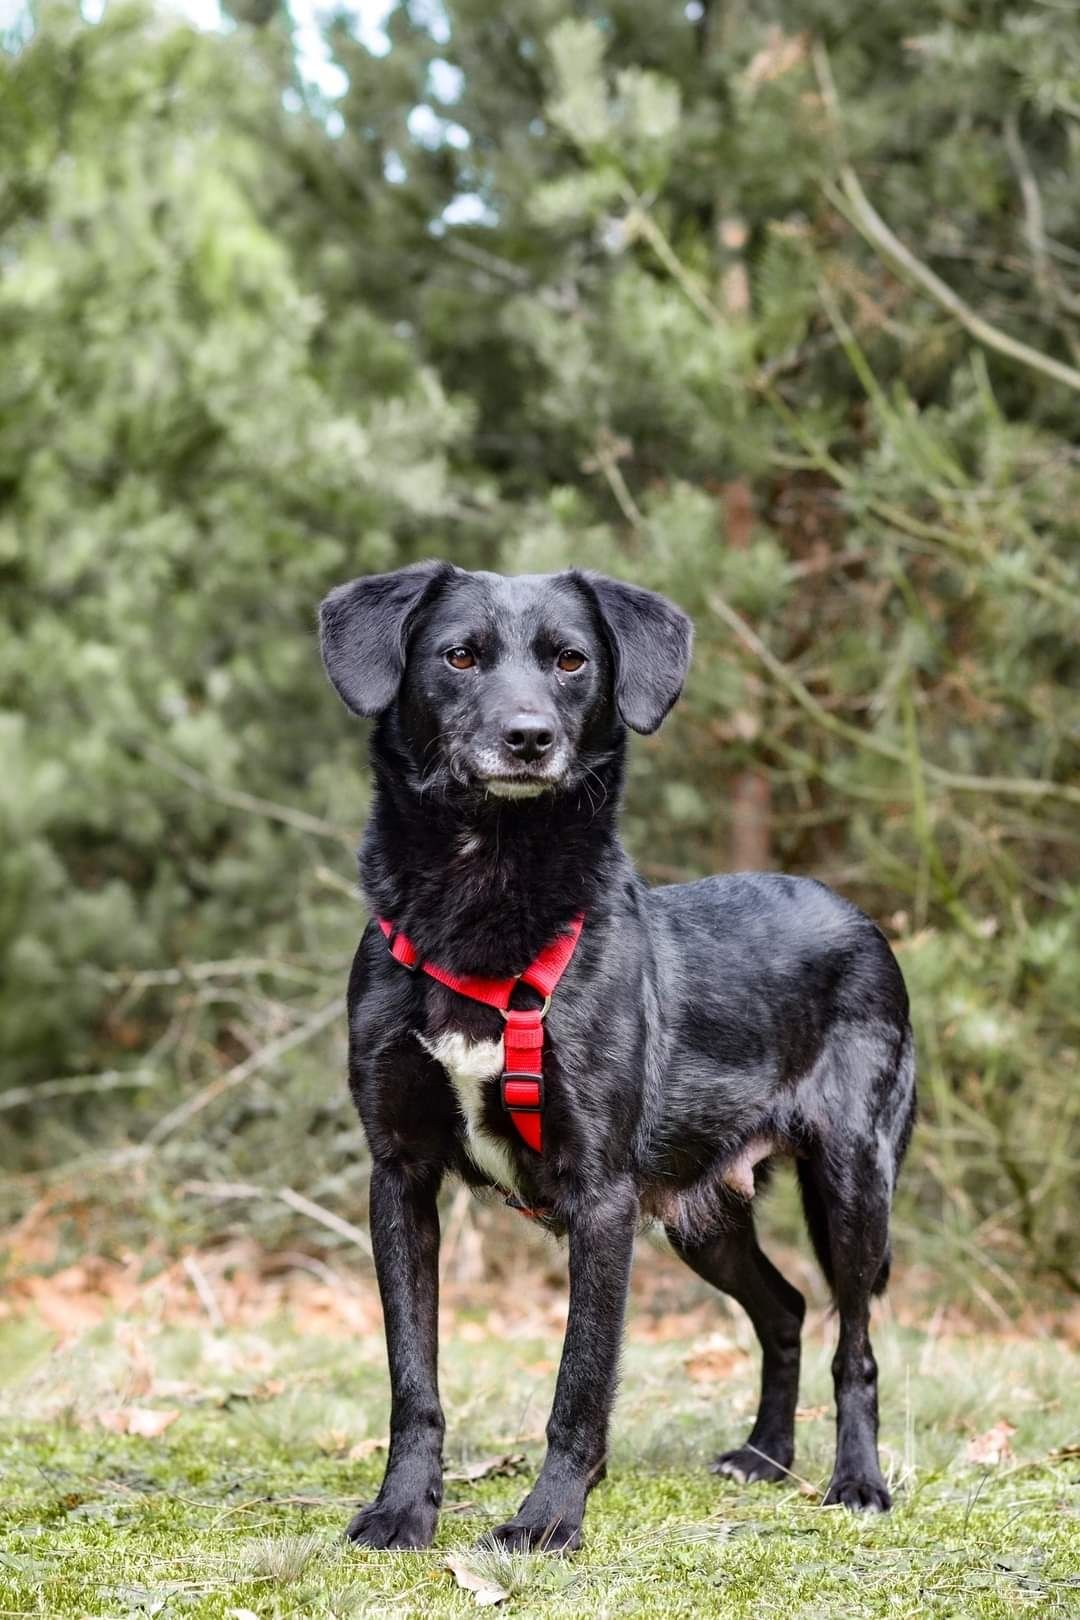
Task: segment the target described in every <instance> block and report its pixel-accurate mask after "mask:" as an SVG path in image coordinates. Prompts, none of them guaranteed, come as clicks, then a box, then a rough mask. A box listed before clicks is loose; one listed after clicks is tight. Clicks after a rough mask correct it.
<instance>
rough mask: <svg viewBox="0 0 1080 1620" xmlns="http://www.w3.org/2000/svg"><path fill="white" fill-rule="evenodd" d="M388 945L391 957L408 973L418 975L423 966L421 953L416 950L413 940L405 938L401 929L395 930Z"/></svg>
mask: <svg viewBox="0 0 1080 1620" xmlns="http://www.w3.org/2000/svg"><path fill="white" fill-rule="evenodd" d="M386 943H387V947H388V949H389V951H390V955H391V956H392V957H393V958H394V961H395V962H397V963H398V965H399V966H400V967H403V968H404V969H405V971H406V973H416V972H417V971H418V970H419V968H420V967H421V966H422V965H423V964H422V963H421V961H420V952H419V951H418V950H417V949H416V948H415V946H414V945H413V943H412V941H411V940H408V939H406V938H405V935H404V934H403V933H402V932H401V930H400V929H399V928H395V929H394V932H393V933H392V934H391V935H390V937H389V939H388V940H387V941H386Z"/></svg>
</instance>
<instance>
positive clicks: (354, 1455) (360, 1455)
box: [345, 1440, 453, 1478]
mask: <svg viewBox="0 0 1080 1620" xmlns="http://www.w3.org/2000/svg"><path fill="white" fill-rule="evenodd" d="M389 1443H390V1442H389V1441H388V1440H358V1441H357V1442H356V1444H355V1445H354V1446H350V1448H349V1450H348V1452H347V1453H346V1456H345V1461H346V1462H363V1461H364V1458H365V1457H370V1456H372V1455H373V1454H374V1453H375V1452H376V1451H385V1450H386V1448H387V1446H388V1445H389ZM450 1477H451V1478H452V1477H453V1476H452V1475H451V1476H450Z"/></svg>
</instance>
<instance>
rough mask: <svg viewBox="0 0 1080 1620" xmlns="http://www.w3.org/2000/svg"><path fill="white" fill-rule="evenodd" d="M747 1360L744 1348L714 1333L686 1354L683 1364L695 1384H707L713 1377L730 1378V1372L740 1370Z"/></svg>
mask: <svg viewBox="0 0 1080 1620" xmlns="http://www.w3.org/2000/svg"><path fill="white" fill-rule="evenodd" d="M747 1360H748V1357H747V1354H746V1351H745V1350H740V1349H738V1347H737V1346H735V1345H733V1344H731V1343H730V1342H729V1341H727V1340H726V1339H722V1338H721V1337H720V1336H719V1335H714V1336H713V1337H712V1338H711V1339H707V1340H706V1342H705V1343H704V1344H703V1345H701V1347H700V1348H699V1349H697V1350H695V1351H694V1352H693V1353H692V1354H691V1355H689V1356H687V1358H686V1360H685V1361H684V1362H683V1366H684V1367H685V1368H686V1372H687V1376H688V1377H690V1378H692V1379H693V1380H694V1382H695V1383H696V1384H708V1383H711V1382H712V1381H713V1379H716V1378H730V1377H731V1375H732V1373H734V1372H742V1370H743V1369H744V1368H745V1366H746V1363H747Z"/></svg>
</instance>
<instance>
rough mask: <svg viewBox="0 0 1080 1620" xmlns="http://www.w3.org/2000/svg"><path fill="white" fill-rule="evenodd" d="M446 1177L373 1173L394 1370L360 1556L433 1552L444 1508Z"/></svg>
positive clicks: (358, 1520) (359, 1534)
mask: <svg viewBox="0 0 1080 1620" xmlns="http://www.w3.org/2000/svg"><path fill="white" fill-rule="evenodd" d="M439 1179H440V1178H439V1175H438V1174H437V1173H436V1174H432V1173H431V1171H429V1170H426V1169H419V1168H416V1167H413V1166H409V1165H404V1164H402V1163H401V1162H400V1161H392V1162H389V1163H387V1162H383V1163H378V1162H376V1164H375V1165H374V1166H373V1168H372V1172H371V1243H372V1248H373V1250H374V1254H375V1270H376V1273H377V1274H378V1278H379V1293H380V1294H381V1296H382V1305H383V1316H384V1317H385V1320H386V1348H387V1354H388V1357H389V1361H390V1388H391V1406H390V1454H389V1456H388V1458H387V1463H386V1473H385V1475H384V1477H383V1482H382V1486H381V1488H380V1490H379V1494H378V1496H377V1497H376V1498H375V1501H374V1502H372V1503H371V1505H370V1506H369V1507H366V1508H361V1510H360V1512H359V1513H358V1514H357V1515H356V1517H355V1518H354V1519H353V1521H352V1523H351V1524H350V1525H349V1528H348V1530H347V1532H346V1534H347V1535H348V1538H349V1540H350V1541H354V1542H356V1543H357V1544H358V1545H359V1546H361V1547H429V1546H430V1545H431V1542H432V1540H433V1538H434V1535H435V1524H436V1520H437V1519H438V1514H439V1504H440V1502H441V1501H442V1441H443V1431H444V1428H445V1424H444V1421H443V1414H442V1407H441V1405H440V1403H439V1386H438V1374H437V1370H436V1361H437V1356H438V1318H439V1212H438V1208H437V1206H436V1194H437V1192H438V1184H439Z"/></svg>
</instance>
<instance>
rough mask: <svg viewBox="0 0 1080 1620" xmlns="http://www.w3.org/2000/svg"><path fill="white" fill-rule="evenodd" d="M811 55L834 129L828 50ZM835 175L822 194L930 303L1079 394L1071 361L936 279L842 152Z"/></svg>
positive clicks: (1078, 374) (836, 110) (835, 103)
mask: <svg viewBox="0 0 1080 1620" xmlns="http://www.w3.org/2000/svg"><path fill="white" fill-rule="evenodd" d="M813 57H814V67H815V70H816V72H817V77H818V84H819V86H820V88H821V96H822V100H823V101H824V103H825V106H826V109H827V111H828V112H829V114H830V116H831V118H832V120H833V125H834V128H835V129H836V130H837V131H839V120H840V103H839V99H838V97H837V93H836V85H835V82H834V81H833V76H832V69H831V67H830V65H829V57H828V53H827V51H826V49H825V47H824V45H822V44H821V43H820V42H819V43H818V44H816V45H815V46H814V51H813ZM839 174H840V183H841V188H842V191H841V192H838V191H837V188H836V187H835V186H833V185H830V184H826V186H825V192H826V195H827V196H828V198H829V200H830V201H831V202H832V203H833V204H834V205H835V206H836V207H837V208H838V209H839V210H840V212H841V213H842V214H843V215H844V217H845V218H846V219H848V220H850V222H851V224H852V225H854V226H855V229H856V230H857V231H858V232H859V234H860V235H861V236H862V237H863V238H864V239H865V240H866V241H867V242H869V243H870V245H871V247H873V248H875V249H876V250H877V251H878V252H879V253H882V254H884V256H885V257H886V258H887V259H889V260H890V261H891V262H892V264H893V265H894V266H895V267H896V268H897V269H898V270H900V271H901V272H902V273H903V274H904V275H905V276H907V278H908V279H909V280H911V281H914V282H915V283H916V285H917V286H919V287H921V288H922V290H923V292H925V293H927V294H929V296H930V297H931V298H932V299H933V300H934V302H935V303H936V304H938V305H939V306H940V307H941V308H942V309H944V310H946V311H947V312H948V314H950V315H952V316H953V318H954V319H955V320H957V321H959V323H960V325H961V326H962V327H964V329H965V330H966V331H968V332H970V333H971V336H972V337H973V338H975V339H976V341H977V342H979V343H983V344H985V346H986V347H987V348H988V349H994V350H996V351H997V353H998V354H1004V355H1007V356H1008V357H1009V359H1011V360H1016V361H1018V362H1019V363H1020V364H1021V365H1024V366H1028V367H1029V368H1030V369H1031V370H1032V371H1038V372H1041V374H1042V375H1043V376H1044V377H1050V378H1051V379H1052V380H1053V381H1054V382H1059V383H1063V384H1064V385H1065V387H1066V388H1072V389H1074V390H1075V391H1076V392H1077V393H1080V371H1077V369H1076V367H1075V366H1068V365H1066V364H1065V363H1064V361H1062V360H1054V359H1053V358H1052V357H1051V356H1050V355H1047V354H1042V353H1041V352H1040V351H1039V350H1038V349H1033V348H1032V347H1031V345H1030V344H1029V343H1022V342H1021V341H1020V339H1019V338H1014V337H1011V336H1010V335H1009V333H1008V332H1002V331H1001V330H1000V329H999V328H998V327H996V326H992V325H991V323H990V322H989V321H988V320H986V319H985V318H984V317H983V316H982V315H979V314H977V313H976V311H975V310H973V309H972V308H971V306H970V305H969V304H966V303H965V302H964V300H963V299H962V298H961V297H960V295H959V294H958V293H955V292H954V291H953V289H952V288H951V287H950V286H949V285H948V283H947V282H944V281H942V279H941V277H940V276H939V275H937V274H936V272H935V271H933V270H931V269H930V267H929V265H925V264H923V262H922V260H921V259H917V258H916V257H915V255H914V253H912V251H911V249H910V248H909V247H907V246H906V245H905V244H904V243H903V242H901V240H900V238H899V237H898V236H896V235H895V234H894V232H893V231H892V230H891V229H890V228H889V226H888V225H887V224H886V223H885V221H884V220H883V219H882V217H881V215H880V214H879V213H878V212H877V209H876V208H875V207H874V205H873V203H872V202H871V201H870V199H869V197H868V196H867V195H866V192H865V191H864V190H863V188H862V185H861V184H860V182H859V177H858V175H857V174H856V173H855V170H854V168H853V167H852V165H851V164H850V163H849V162H848V160H847V159H846V158H844V157H842V158H841V159H840V163H839Z"/></svg>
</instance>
